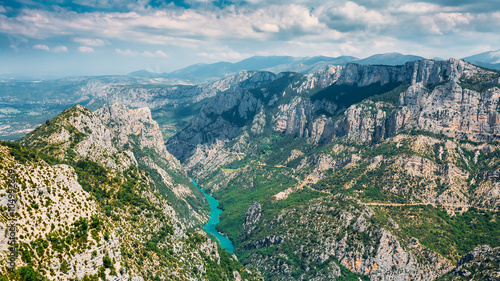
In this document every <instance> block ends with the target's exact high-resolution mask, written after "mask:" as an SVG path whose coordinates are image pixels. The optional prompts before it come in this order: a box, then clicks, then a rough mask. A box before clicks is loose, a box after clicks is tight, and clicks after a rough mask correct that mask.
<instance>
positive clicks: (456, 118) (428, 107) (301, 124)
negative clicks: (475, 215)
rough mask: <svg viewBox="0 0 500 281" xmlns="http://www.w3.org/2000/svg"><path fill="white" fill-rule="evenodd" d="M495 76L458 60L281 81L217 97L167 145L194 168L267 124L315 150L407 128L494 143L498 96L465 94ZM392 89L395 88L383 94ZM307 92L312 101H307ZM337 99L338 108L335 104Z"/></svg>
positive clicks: (499, 130) (355, 68)
mask: <svg viewBox="0 0 500 281" xmlns="http://www.w3.org/2000/svg"><path fill="white" fill-rule="evenodd" d="M491 75H493V74H492V73H491V72H488V71H486V70H483V69H481V68H478V67H476V66H473V65H471V64H468V63H466V62H463V61H460V60H456V59H450V60H445V61H431V60H422V61H415V62H410V63H407V64H405V65H404V66H370V65H357V64H348V65H346V66H329V67H328V68H326V69H324V70H322V71H318V72H316V73H313V74H309V75H307V76H300V75H296V76H293V75H287V74H280V75H278V77H276V79H274V80H273V82H272V83H275V84H280V83H282V84H280V86H279V87H276V86H275V85H274V84H269V85H268V86H266V85H262V86H261V87H260V88H257V89H255V90H252V91H251V92H246V91H241V90H236V91H228V92H227V93H224V94H222V95H219V96H218V97H216V98H215V99H214V100H213V101H212V102H210V103H209V104H207V105H206V106H205V107H204V108H203V109H202V110H201V112H200V114H199V115H198V116H197V117H196V118H195V119H194V120H193V121H192V122H191V124H190V125H189V126H188V127H187V128H186V129H184V130H183V131H182V132H180V133H178V134H177V135H176V136H174V137H173V138H172V139H171V140H169V142H168V143H167V148H168V150H169V151H170V152H171V153H172V154H173V155H174V156H176V157H177V158H178V159H180V160H181V162H185V161H187V160H188V159H189V158H190V157H192V156H193V155H195V156H194V158H193V159H192V161H191V160H190V161H189V162H196V161H197V160H196V159H195V158H198V159H200V156H199V155H200V151H202V152H203V151H205V152H206V151H209V150H213V149H215V147H216V144H218V143H225V142H227V141H229V140H231V139H233V138H235V137H236V136H237V135H239V133H241V132H242V130H243V128H244V126H247V125H248V126H249V128H250V130H251V131H252V132H253V133H254V134H256V133H261V132H262V128H263V127H264V126H265V125H266V123H265V120H266V119H268V120H270V121H271V124H269V125H270V126H271V127H272V128H273V129H274V130H275V131H280V132H284V133H286V134H292V135H295V136H297V137H307V138H310V139H312V140H314V141H315V142H317V143H321V142H330V141H331V140H332V139H334V138H339V137H346V138H349V139H352V140H355V141H357V142H365V143H367V142H368V143H373V142H376V141H378V140H381V139H384V138H388V137H390V136H393V135H395V134H397V133H398V132H401V131H404V130H407V129H422V130H428V131H432V132H435V133H444V134H446V135H449V136H453V137H457V138H466V139H470V140H494V139H498V138H499V135H500V113H498V108H499V104H500V101H499V100H500V89H499V88H497V87H494V84H491V83H493V82H484V81H483V82H484V83H490V84H489V85H490V87H489V90H487V91H485V92H482V93H479V92H477V91H474V90H470V89H468V88H466V87H467V83H468V82H467V81H469V80H471V79H475V77H483V78H484V79H487V77H490V76H491ZM292 77H293V78H292ZM483 78H481V79H483ZM286 79H289V80H286ZM484 79H483V80H484ZM278 81H279V82H278ZM285 81H286V82H285ZM463 81H466V82H464V83H465V84H464V83H462V82H463ZM481 81H482V80H481ZM483 82H481V83H483ZM270 85H273V86H272V87H271V86H270ZM387 85H394V86H391V87H389V88H387V89H385V88H383V87H385V86H387ZM398 85H399V86H400V87H399V88H394V87H396V86H398ZM402 85H408V87H407V88H402ZM344 86H346V87H350V88H348V89H350V90H349V91H352V93H351V92H346V93H337V92H336V91H337V90H336V89H337V88H335V87H344ZM332 87H333V88H332ZM370 87H372V88H370ZM270 88H272V89H273V91H274V92H271V91H270V90H269V89H270ZM338 89H340V88H338ZM342 89H347V88H342ZM357 89H358V90H359V89H361V90H359V91H365V92H357V91H358V90H357ZM370 89H371V90H370ZM382 89H385V90H384V91H389V90H391V89H393V90H394V91H399V92H394V93H393V94H392V95H393V96H392V97H386V98H385V99H386V100H384V98H383V97H382V98H379V99H378V100H374V101H371V100H366V99H365V100H363V99H362V97H357V96H356V95H363V97H366V98H370V97H372V96H374V95H376V94H382V93H384V92H383V90H382ZM338 91H343V90H338ZM366 91H368V92H366ZM370 91H371V92H370ZM377 91H382V92H377ZM330 92H331V93H330ZM304 93H312V94H313V95H312V97H311V98H307V97H306V96H307V94H306V96H304ZM344 94H345V95H350V96H352V98H346V97H343V96H342V95H344ZM309 95H310V94H309ZM335 95H337V96H336V98H332V97H333V96H335ZM339 97H340V98H341V99H342V102H341V103H339V102H336V99H338V98H339ZM332 99H333V100H332ZM257 113H259V114H257ZM264 117H266V118H264ZM214 132H216V133H214ZM201 154H202V153H201ZM203 158H204V157H201V159H203ZM189 166H190V167H193V165H192V164H190V165H189Z"/></svg>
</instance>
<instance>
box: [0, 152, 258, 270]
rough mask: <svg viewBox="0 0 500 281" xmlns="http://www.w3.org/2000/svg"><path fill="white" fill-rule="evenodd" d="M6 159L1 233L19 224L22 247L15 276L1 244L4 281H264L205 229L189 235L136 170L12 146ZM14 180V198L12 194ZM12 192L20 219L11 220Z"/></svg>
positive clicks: (149, 180) (4, 243) (152, 185)
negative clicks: (9, 203)
mask: <svg viewBox="0 0 500 281" xmlns="http://www.w3.org/2000/svg"><path fill="white" fill-rule="evenodd" d="M0 156H1V159H2V161H1V163H0V164H1V165H0V174H1V177H0V181H1V186H2V190H1V192H0V196H1V199H0V202H1V205H2V207H1V212H2V216H1V218H2V219H1V221H0V224H1V228H0V229H1V231H0V232H1V235H2V237H6V231H7V228H6V226H7V223H12V222H15V223H16V224H17V227H16V233H15V234H16V237H17V246H18V247H19V252H18V258H17V259H16V265H17V268H16V270H15V271H14V272H10V271H8V268H7V266H6V265H7V263H6V261H7V255H8V254H9V253H10V250H9V244H8V240H7V239H2V240H1V241H0V249H1V254H0V260H1V261H2V265H3V266H2V267H1V268H0V279H1V280H99V278H101V279H100V280H105V279H106V280H186V279H196V280H233V279H235V278H236V276H242V277H244V278H248V279H249V280H258V279H259V277H258V276H259V275H258V273H256V272H255V271H250V270H248V269H245V268H244V267H242V266H241V265H240V264H239V263H238V262H237V261H236V260H235V259H234V258H232V257H231V256H230V255H229V254H228V253H227V252H225V251H224V250H221V249H220V248H219V247H218V246H217V244H216V243H215V242H213V241H212V240H211V239H210V238H208V237H207V235H206V233H205V232H204V231H201V230H200V229H192V230H188V229H187V228H186V227H185V225H184V224H183V222H182V221H181V220H179V219H178V215H177V213H176V212H175V210H174V208H173V207H172V205H171V203H170V202H169V201H168V200H167V199H165V197H163V196H162V195H160V194H159V193H158V187H157V186H156V184H155V181H154V180H153V179H152V178H151V177H150V176H149V174H148V173H147V172H145V171H143V170H140V169H138V168H137V167H136V166H135V165H131V166H129V167H128V168H127V169H124V170H118V169H114V168H106V167H103V166H101V165H100V164H98V163H96V162H93V161H90V160H88V159H79V160H76V159H67V160H59V159H57V158H55V157H53V156H50V155H44V154H38V153H37V152H35V151H33V150H31V149H29V148H26V147H23V146H20V145H18V144H13V143H7V142H2V143H1V144H0ZM9 169H12V171H13V174H12V173H11V172H9ZM10 177H13V179H14V181H15V182H16V183H17V185H18V189H17V190H16V191H15V193H12V191H9V190H7V187H8V182H7V181H8V179H9V178H10ZM11 194H13V195H14V196H15V198H16V208H15V212H14V213H15V216H14V217H13V220H12V219H10V220H7V219H8V218H11V216H10V215H9V214H8V208H7V207H6V206H7V199H8V198H9V195H11ZM9 231H10V230H9ZM9 233H10V232H9Z"/></svg>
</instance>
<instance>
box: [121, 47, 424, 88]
mask: <svg viewBox="0 0 500 281" xmlns="http://www.w3.org/2000/svg"><path fill="white" fill-rule="evenodd" d="M421 59H424V58H423V57H419V56H412V55H403V54H399V53H387V54H379V55H373V56H371V57H368V58H365V59H361V60H360V59H358V58H355V57H351V56H340V57H336V58H334V57H326V56H316V57H292V56H253V57H250V58H247V59H244V60H242V61H239V62H236V63H229V62H217V63H212V64H195V65H191V66H188V67H185V68H183V69H179V70H176V71H173V72H170V73H151V72H147V71H144V70H141V71H136V72H132V73H130V74H129V75H130V76H139V77H148V78H151V77H158V78H160V77H161V78H164V79H169V80H171V81H177V82H179V83H181V84H183V83H191V84H200V83H207V82H212V81H215V80H218V79H222V78H224V77H226V76H228V75H232V74H235V73H237V72H241V71H255V70H259V71H270V72H274V73H280V72H287V71H291V72H299V73H303V74H309V73H314V72H316V71H318V70H320V69H322V68H324V67H326V66H328V65H345V64H347V63H351V62H356V63H359V64H381V65H403V64H405V63H406V62H409V61H415V60H421Z"/></svg>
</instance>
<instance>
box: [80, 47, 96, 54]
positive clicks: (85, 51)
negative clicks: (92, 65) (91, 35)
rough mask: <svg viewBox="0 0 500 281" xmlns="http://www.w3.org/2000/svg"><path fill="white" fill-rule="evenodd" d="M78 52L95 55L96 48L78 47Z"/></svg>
mask: <svg viewBox="0 0 500 281" xmlns="http://www.w3.org/2000/svg"><path fill="white" fill-rule="evenodd" d="M78 51H79V52H80V53H93V52H94V48H91V47H88V46H80V47H78Z"/></svg>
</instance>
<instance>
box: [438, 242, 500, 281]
mask: <svg viewBox="0 0 500 281" xmlns="http://www.w3.org/2000/svg"><path fill="white" fill-rule="evenodd" d="M442 280H454V281H458V280H486V281H493V280H500V247H496V248H490V247H489V246H488V245H482V246H478V247H476V248H475V249H474V250H473V251H472V252H470V253H468V254H466V255H465V256H463V257H462V258H461V259H460V261H458V264H457V266H456V267H455V268H454V269H453V270H452V271H451V272H450V273H448V274H446V275H445V276H444V277H443V278H442Z"/></svg>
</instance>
